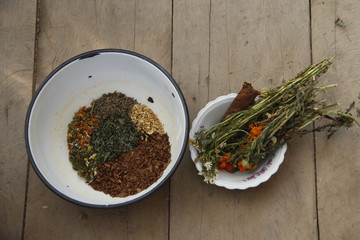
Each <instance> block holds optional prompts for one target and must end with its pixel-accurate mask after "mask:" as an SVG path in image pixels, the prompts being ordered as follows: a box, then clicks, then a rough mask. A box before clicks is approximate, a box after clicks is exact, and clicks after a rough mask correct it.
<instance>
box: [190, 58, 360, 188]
mask: <svg viewBox="0 0 360 240" xmlns="http://www.w3.org/2000/svg"><path fill="white" fill-rule="evenodd" d="M331 61H332V59H326V60H324V61H322V62H320V63H317V64H314V65H312V66H310V67H309V68H307V69H306V70H304V71H303V72H301V73H300V74H298V75H297V76H296V77H295V78H294V79H292V80H290V81H288V82H285V83H284V84H282V85H280V86H279V87H277V88H274V89H272V90H265V91H264V92H263V93H261V95H260V100H259V101H258V102H256V103H255V104H254V105H253V106H251V107H250V108H248V109H247V110H243V111H239V112H236V113H234V114H231V115H229V116H227V117H226V118H225V119H224V121H222V122H220V123H218V124H216V125H214V126H212V127H211V128H209V129H203V130H200V131H198V132H197V133H196V135H195V138H194V139H190V142H191V143H192V144H193V145H194V146H195V147H196V149H197V151H198V153H199V155H198V158H197V159H196V161H200V162H201V163H202V165H203V171H202V172H201V174H202V175H204V177H205V181H206V182H209V183H213V181H214V179H215V178H216V175H217V173H218V169H223V168H225V169H226V170H228V171H230V172H233V171H241V172H244V171H249V170H253V169H256V168H257V167H258V166H259V165H260V163H261V161H262V160H263V159H265V157H266V156H267V155H268V154H270V153H272V152H273V151H274V150H275V149H277V148H278V147H279V146H281V145H282V144H284V143H285V142H288V141H289V140H291V139H293V138H294V137H297V136H302V135H304V134H306V133H309V132H312V131H322V130H328V131H329V133H330V135H331V134H333V133H334V131H335V130H336V129H337V128H339V127H351V126H352V125H353V124H354V123H356V124H358V125H360V122H359V121H358V120H356V119H355V118H354V117H353V116H352V115H351V114H350V113H349V110H346V111H342V110H340V109H331V107H333V106H335V105H336V104H325V102H324V100H319V99H316V97H317V96H318V94H319V93H320V92H322V91H324V90H326V89H328V88H330V87H334V86H335V85H326V86H321V87H317V86H316V85H317V84H318V82H319V79H320V78H319V77H320V75H322V74H323V73H325V72H326V71H327V69H328V67H329V66H330V64H331ZM319 118H326V119H329V120H330V123H327V124H325V125H323V126H320V127H318V128H316V129H313V130H306V129H305V127H306V126H308V125H309V124H311V123H312V122H313V121H315V120H317V119H319Z"/></svg>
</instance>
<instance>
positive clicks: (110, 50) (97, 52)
mask: <svg viewBox="0 0 360 240" xmlns="http://www.w3.org/2000/svg"><path fill="white" fill-rule="evenodd" d="M102 53H115V54H125V55H130V56H133V57H137V58H140V59H142V60H144V61H146V62H148V63H150V64H151V65H152V66H154V67H155V68H157V69H158V70H160V71H161V72H162V73H163V74H164V75H165V76H166V78H167V79H168V80H169V81H170V83H171V84H172V85H173V87H174V88H175V90H176V92H177V94H178V95H179V98H180V102H181V103H182V106H183V111H184V117H185V136H184V140H183V142H182V147H181V149H180V153H179V156H178V158H177V159H176V160H175V164H174V166H173V168H172V169H171V170H170V171H169V173H168V175H167V176H166V177H165V178H164V179H163V180H162V181H161V182H159V183H158V184H157V185H156V186H155V187H154V188H153V189H151V190H150V191H148V192H146V193H145V194H143V195H141V196H139V197H136V198H134V199H132V200H129V201H125V202H121V203H115V204H91V203H87V202H83V201H79V200H76V199H74V198H71V197H69V196H67V195H66V194H64V193H62V192H61V191H59V190H57V189H56V188H55V187H53V186H52V185H51V184H50V183H49V182H48V181H47V180H46V178H45V177H44V176H43V174H42V173H41V172H40V170H39V169H38V167H37V165H36V160H35V157H34V156H33V155H32V152H31V149H30V143H29V120H30V116H31V113H32V110H33V107H34V103H35V101H36V99H37V98H38V96H39V94H40V93H41V91H42V90H43V88H44V87H45V86H46V84H47V83H48V82H49V81H50V80H51V79H52V77H53V76H54V75H55V74H56V73H57V72H59V71H60V70H62V69H63V68H64V67H66V66H68V65H69V64H71V63H73V62H74V61H76V60H82V59H86V58H91V57H94V56H97V55H100V54H102ZM189 129H190V120H189V111H188V107H187V104H186V100H185V97H184V95H183V93H182V91H181V89H180V87H179V85H178V84H177V83H176V81H175V80H174V78H173V77H172V76H171V75H170V73H169V72H167V71H166V70H165V69H164V68H163V67H162V66H161V65H160V64H158V63H157V62H155V61H154V60H152V59H150V58H149V57H146V56H144V55H142V54H140V53H137V52H134V51H130V50H125V49H115V48H104V49H95V50H91V51H87V52H84V53H81V54H78V55H76V56H74V57H72V58H70V59H68V60H66V61H64V62H63V63H61V64H60V65H59V66H57V67H56V68H55V69H54V70H52V71H51V72H50V73H49V74H48V75H47V76H46V77H45V78H44V79H43V81H42V82H41V83H40V84H39V86H38V87H37V89H36V90H35V92H34V93H33V96H32V98H31V101H30V103H29V106H28V109H27V113H26V117H25V127H24V130H25V145H26V151H27V155H28V160H29V161H30V163H31V165H32V167H33V169H34V171H35V172H36V175H37V176H38V177H39V178H40V179H41V181H42V182H43V183H44V184H45V185H46V186H47V187H48V188H49V189H50V190H51V191H52V192H54V193H55V194H56V195H58V196H60V197H61V198H63V199H65V200H67V201H68V202H71V203H74V204H77V205H80V206H85V207H90V208H116V207H121V206H126V205H129V204H131V203H134V202H138V201H140V200H142V199H144V198H146V197H147V196H149V195H151V194H152V193H154V192H155V191H156V190H158V189H159V188H160V187H161V186H162V185H163V184H164V183H165V182H166V181H167V180H168V179H169V178H170V177H171V176H172V175H173V173H174V172H175V171H176V169H177V168H178V166H179V164H180V162H181V160H182V159H183V157H184V154H185V152H186V149H187V145H188V138H189Z"/></svg>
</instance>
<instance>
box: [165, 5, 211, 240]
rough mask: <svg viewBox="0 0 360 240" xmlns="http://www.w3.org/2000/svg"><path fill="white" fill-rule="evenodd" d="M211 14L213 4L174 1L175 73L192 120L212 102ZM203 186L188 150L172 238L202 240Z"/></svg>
mask: <svg viewBox="0 0 360 240" xmlns="http://www.w3.org/2000/svg"><path fill="white" fill-rule="evenodd" d="M209 13H210V1H207V0H200V1H187V0H184V1H174V11H173V25H174V27H173V68H172V69H173V70H172V73H173V77H174V78H175V80H176V81H177V83H178V84H179V86H180V88H181V90H182V91H183V94H184V96H185V99H186V102H187V105H188V108H189V114H190V118H191V121H192V120H193V118H194V117H195V116H196V114H197V112H198V111H199V110H200V108H201V107H203V106H205V104H206V103H207V102H208V100H209V99H208V89H209V74H210V73H209V64H210V62H209V61H210V56H209V46H210V45H209V38H210V32H209V30H210V29H209V23H210V15H209ZM203 187H204V185H203V183H202V179H201V177H200V176H197V171H196V169H195V167H194V164H193V163H192V161H191V158H190V154H189V151H187V152H186V154H185V156H184V157H183V159H182V162H181V164H180V166H179V167H178V169H177V171H176V172H175V174H174V175H173V177H172V178H171V187H170V190H171V194H170V239H185V238H186V239H201V234H202V232H201V227H202V223H201V218H202V214H201V211H202V210H203V209H202V199H203V196H204V193H203ZM184 236H186V237H184Z"/></svg>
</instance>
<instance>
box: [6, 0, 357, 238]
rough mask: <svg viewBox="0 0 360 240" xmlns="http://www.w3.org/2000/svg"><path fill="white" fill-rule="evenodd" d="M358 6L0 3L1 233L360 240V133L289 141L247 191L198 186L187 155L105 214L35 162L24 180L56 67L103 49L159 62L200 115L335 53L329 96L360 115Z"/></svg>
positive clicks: (342, 2)
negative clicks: (39, 98) (71, 197)
mask: <svg viewBox="0 0 360 240" xmlns="http://www.w3.org/2000/svg"><path fill="white" fill-rule="evenodd" d="M36 9H38V10H39V13H38V17H39V19H38V20H39V28H38V31H37V32H36V31H35V20H36ZM359 10H360V2H358V1H356V0H320V1H318V0H312V1H308V0H298V1H292V0H280V1H262V0H253V1H246V0H239V1H231V0H213V1H210V0H176V1H171V0H159V1H145V0H130V1H128V0H120V1H110V0H106V1H85V0H76V1H56V0H41V1H34V0H32V1H21V0H17V1H12V0H4V1H0V39H1V44H0V53H1V57H0V93H1V94H0V111H1V114H0V132H1V133H2V136H1V138H0V154H1V159H0V164H1V165H0V211H1V212H0V213H1V217H0V239H21V238H22V236H23V239H49V238H51V239H85V238H86V239H160V240H161V239H173V240H176V239H210V240H211V239H358V236H359V235H360V228H359V225H360V212H359V209H360V180H359V179H360V178H359V175H360V162H359V156H360V150H359V148H358V146H359V143H360V128H355V127H354V128H352V129H351V130H345V129H342V130H340V131H339V132H338V133H336V134H335V135H334V136H333V137H332V138H331V139H330V140H327V139H326V136H325V134H316V135H315V138H314V136H312V135H308V136H306V137H304V138H301V139H297V140H295V141H293V142H291V143H290V144H289V146H288V152H287V153H286V159H285V162H284V163H283V164H282V165H281V167H280V169H279V171H278V172H277V173H276V174H275V175H274V176H273V177H272V178H271V179H270V180H269V181H268V182H266V183H264V184H261V185H260V186H259V187H257V188H253V189H249V190H246V191H230V190H226V189H224V188H219V187H216V186H212V185H207V184H205V183H203V181H202V178H201V177H200V176H197V171H196V170H195V167H194V165H193V163H192V162H191V160H190V155H189V153H186V155H185V157H184V159H183V161H182V163H181V164H180V166H179V168H178V169H177V171H176V172H175V174H174V176H173V177H172V178H171V179H170V181H169V182H168V183H167V184H165V185H164V186H163V187H162V188H160V189H159V190H158V191H157V192H155V193H154V194H153V195H151V196H150V197H148V198H147V199H144V200H142V201H140V202H138V203H135V204H132V205H130V206H126V207H123V208H118V209H110V210H100V209H89V208H85V207H80V206H76V205H74V204H72V203H69V202H67V201H65V200H63V199H61V198H59V197H58V196H56V195H55V194H54V193H52V192H51V191H50V190H49V189H48V188H46V187H45V185H44V184H43V183H42V182H41V181H40V180H39V179H38V177H37V176H36V174H35V173H34V171H33V170H32V169H31V168H30V171H29V176H28V183H27V182H26V179H27V156H26V152H25V149H24V138H23V127H24V126H23V125H24V121H23V120H24V118H25V113H26V108H27V106H28V102H29V101H30V97H31V90H32V88H36V87H37V86H38V84H39V83H40V82H41V81H42V79H43V78H44V77H45V76H46V75H47V74H48V73H49V72H51V70H53V69H54V68H55V67H57V66H58V65H59V64H60V63H62V62H63V61H65V60H67V59H68V58H70V57H72V56H75V55H77V54H79V53H82V52H85V51H88V50H93V49H99V48H122V49H128V50H134V51H137V52H139V53H142V54H144V55H146V56H148V57H150V58H152V59H154V60H155V61H157V62H158V63H160V64H161V65H162V66H164V67H165V69H167V70H168V71H169V72H171V73H172V75H173V76H174V78H175V80H176V81H177V82H178V84H179V85H180V87H181V89H182V91H183V93H184V95H185V98H186V101H187V103H188V107H189V112H190V117H191V120H193V118H194V117H195V116H196V114H197V112H198V111H199V110H200V109H201V108H202V107H203V106H204V105H205V104H206V103H207V102H208V101H210V100H213V99H215V98H216V97H218V96H220V95H224V94H228V93H229V92H237V91H238V90H239V89H240V87H241V85H242V84H243V82H244V81H248V82H251V83H252V84H253V86H254V87H255V88H257V89H261V88H264V87H266V88H269V87H274V86H276V85H277V84H279V83H280V82H281V81H282V80H288V79H290V78H291V77H293V76H294V75H295V74H296V73H298V72H299V71H300V70H302V69H303V68H305V67H306V66H308V65H309V64H310V63H312V62H317V61H319V60H322V59H323V58H326V57H330V56H334V55H336V56H337V57H336V59H335V62H334V64H333V65H332V66H331V68H330V69H329V71H328V73H327V74H326V75H324V76H323V77H324V83H327V82H328V83H337V84H338V87H337V88H336V89H335V90H331V91H329V92H328V94H327V95H326V98H327V99H328V100H330V101H338V102H339V103H340V106H341V107H343V108H346V107H347V105H348V104H350V103H351V102H352V101H353V100H354V101H355V102H356V106H357V107H358V108H359V105H360V95H359V94H360V81H359V79H358V78H359V77H358V76H359V74H358V73H357V71H358V69H359V65H360V61H359V55H360V52H359V49H360V40H359V39H360V28H359V27H358V26H360V22H359V21H360V20H359V17H358V12H359ZM338 17H340V18H341V19H342V20H343V22H344V24H345V27H341V26H339V25H336V24H335V21H336V19H337V18H338ZM35 34H36V36H37V39H38V42H36V43H35ZM35 50H36V51H35ZM34 52H36V53H37V54H36V56H35V58H34ZM34 61H35V62H34ZM33 66H35V70H34V71H35V72H34V74H35V77H36V82H35V83H33V80H32V79H33ZM32 84H33V85H32ZM354 113H355V115H356V110H355V111H354ZM358 115H359V114H358ZM358 117H359V116H358ZM347 163H350V164H347ZM14 176H16V177H14ZM25 201H26V202H25ZM24 208H25V211H24Z"/></svg>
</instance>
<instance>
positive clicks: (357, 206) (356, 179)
mask: <svg viewBox="0 0 360 240" xmlns="http://www.w3.org/2000/svg"><path fill="white" fill-rule="evenodd" d="M359 11H360V2H359V1H356V0H343V1H335V0H331V1H314V2H313V6H312V16H313V18H312V19H313V21H312V29H313V54H314V61H318V60H320V59H323V58H326V57H332V56H336V59H335V61H334V64H333V66H332V67H331V68H330V69H329V73H328V74H327V75H325V76H324V77H325V79H324V83H329V84H330V83H337V84H338V86H337V87H336V89H334V90H332V91H329V92H328V94H327V95H326V98H327V99H328V100H329V101H332V102H338V103H339V104H340V107H342V108H343V109H346V108H347V107H348V106H349V105H350V103H352V102H353V101H355V103H356V108H357V110H358V112H357V111H356V110H355V111H352V113H353V114H354V115H355V116H356V115H357V117H358V118H359V117H360V75H359V69H360V62H359V59H360V58H359V57H360V51H359V49H360V19H359ZM338 18H339V19H341V20H342V22H343V23H344V24H345V25H344V26H343V25H341V24H335V22H336V20H337V19H338ZM359 146H360V128H358V127H353V128H351V129H350V130H346V129H341V130H339V131H338V132H337V133H336V134H335V135H334V136H333V137H331V138H330V139H329V140H327V139H326V136H324V134H317V136H316V150H317V151H316V163H317V170H318V171H317V188H318V212H319V230H320V232H319V233H320V239H351V240H355V239H359V236H360V227H359V226H360V148H359Z"/></svg>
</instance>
